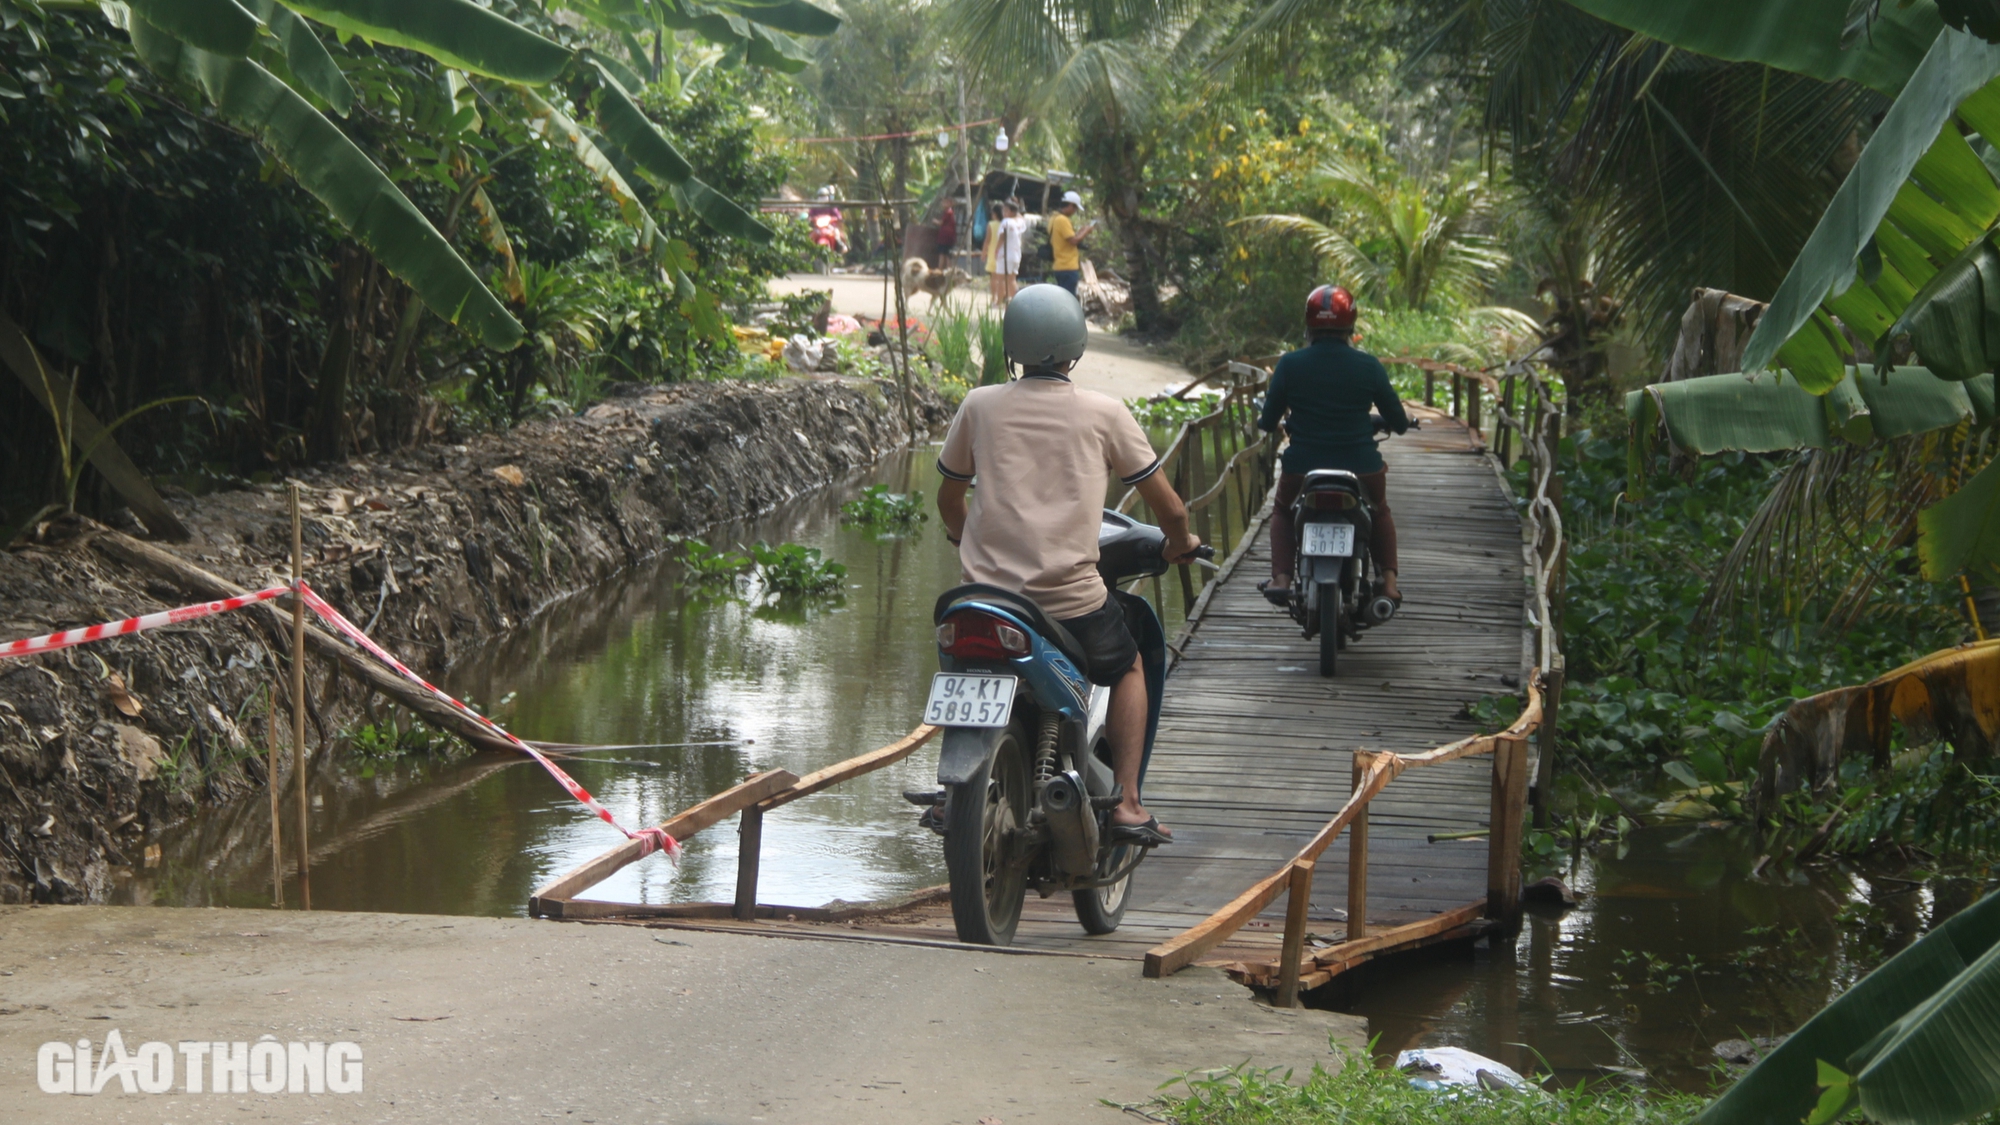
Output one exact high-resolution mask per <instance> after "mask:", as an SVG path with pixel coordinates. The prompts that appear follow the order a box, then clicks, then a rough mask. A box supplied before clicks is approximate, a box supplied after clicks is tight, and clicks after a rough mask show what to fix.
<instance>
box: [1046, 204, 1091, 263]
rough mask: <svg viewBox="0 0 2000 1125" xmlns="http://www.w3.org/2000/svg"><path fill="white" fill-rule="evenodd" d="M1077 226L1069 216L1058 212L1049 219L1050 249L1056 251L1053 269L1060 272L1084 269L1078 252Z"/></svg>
mask: <svg viewBox="0 0 2000 1125" xmlns="http://www.w3.org/2000/svg"><path fill="white" fill-rule="evenodd" d="M1076 243H1077V237H1076V226H1075V225H1074V224H1072V223H1071V222H1070V221H1069V216H1068V215H1065V214H1063V213H1062V212H1060V211H1058V212H1057V213H1056V214H1054V215H1053V216H1051V217H1050V218H1049V248H1050V249H1052V250H1054V251H1055V254H1056V260H1055V266H1054V267H1053V268H1055V269H1059V270H1080V269H1082V268H1083V264H1082V260H1081V256H1080V255H1079V254H1078V253H1077V250H1076Z"/></svg>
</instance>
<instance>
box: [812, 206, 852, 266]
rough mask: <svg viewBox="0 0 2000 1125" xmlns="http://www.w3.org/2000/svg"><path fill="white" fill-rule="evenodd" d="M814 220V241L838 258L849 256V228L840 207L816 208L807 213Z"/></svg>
mask: <svg viewBox="0 0 2000 1125" xmlns="http://www.w3.org/2000/svg"><path fill="white" fill-rule="evenodd" d="M807 214H808V215H809V217H810V218H811V220H812V240H813V241H814V242H815V243H817V244H819V245H821V246H824V247H826V248H827V249H828V250H831V251H833V256H834V257H836V258H844V257H846V256H847V227H846V224H845V223H844V221H843V220H842V218H841V214H840V208H838V207H815V208H813V209H812V210H811V211H809V212H808V213H807Z"/></svg>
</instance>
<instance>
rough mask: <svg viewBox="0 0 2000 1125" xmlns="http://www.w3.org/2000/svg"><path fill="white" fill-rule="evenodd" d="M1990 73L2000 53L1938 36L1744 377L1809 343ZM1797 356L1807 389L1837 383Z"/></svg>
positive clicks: (1775, 305)
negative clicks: (1800, 341)
mask: <svg viewBox="0 0 2000 1125" xmlns="http://www.w3.org/2000/svg"><path fill="white" fill-rule="evenodd" d="M1705 7H1706V5H1704V8H1705ZM1885 18H1886V16H1885ZM1996 75H2000V47H1996V46H1994V45H1993V44H1991V43H1987V42H1985V41H1983V40H1980V39H1977V38H1974V37H1973V36H1971V35H1967V34H1966V33H1964V32H1962V31H1952V30H1945V31H1942V32H1940V33H1939V34H1938V37H1937V41H1936V42H1935V44H1934V45H1933V46H1932V47H1931V50H1930V52H1929V54H1927V55H1926V56H1925V57H1924V61H1923V62H1922V63H1921V64H1920V65H1919V66H1918V67H1917V69H1916V71H1915V73H1913V74H1912V75H1911V76H1910V81H1909V82H1908V84H1907V85H1906V86H1904V88H1903V91H1902V93H1901V94H1900V95H1899V96H1898V97H1897V99H1896V102H1895V104H1894V105H1892V106H1890V107H1889V112H1888V113H1887V114H1886V115H1885V116H1884V117H1883V119H1882V124H1881V126H1880V127H1879V128H1878V129H1876V131H1875V134H1874V135H1873V136H1872V137H1870V138H1869V141H1868V146H1867V147H1866V148H1865V149H1863V150H1862V153H1861V159H1860V160H1859V161H1858V162H1856V164H1855V166H1854V169H1853V171H1851V172H1849V173H1848V175H1847V179H1846V180H1844V181H1842V183H1841V185H1840V188H1839V190H1837V191H1836V192H1834V196H1833V202H1832V203H1831V204H1830V205H1829V206H1828V207H1827V209H1826V213H1825V214H1824V215H1822V216H1820V220H1819V225H1818V226H1817V227H1815V228H1814V230H1813V233H1812V236H1811V237H1810V238H1808V239H1807V240H1806V245H1805V248H1804V249H1803V250H1801V251H1800V252H1799V257H1798V260H1797V261H1796V262H1794V263H1793V265H1792V268H1791V272H1790V273H1788V274H1787V275H1786V276H1785V280H1784V282H1783V283H1782V284H1780V285H1779V286H1778V292H1777V294H1776V295H1775V296H1774V297H1772V299H1771V307H1770V308H1769V309H1768V310H1767V311H1766V312H1765V314H1764V316H1763V318H1762V319H1761V320H1759V321H1758V323H1757V329H1756V331H1755V332H1754V333H1752V335H1751V337H1750V341H1749V343H1748V344H1747V345H1746V346H1745V348H1744V352H1743V369H1744V370H1745V371H1758V370H1762V369H1763V368H1764V366H1765V365H1767V364H1769V363H1770V362H1771V360H1772V359H1773V358H1774V357H1775V356H1776V355H1777V354H1778V350H1779V348H1780V347H1781V346H1784V345H1786V344H1788V343H1789V342H1790V341H1791V340H1793V339H1794V338H1795V335H1797V336H1803V337H1806V338H1807V339H1808V340H1809V339H1810V335H1811V334H1810V333H1801V332H1800V329H1801V328H1803V327H1805V325H1806V323H1807V321H1809V320H1810V319H1811V318H1812V317H1813V315H1814V313H1815V312H1816V311H1818V309H1819V305H1820V302H1821V301H1822V300H1824V299H1825V298H1826V297H1828V296H1829V295H1837V294H1839V293H1842V292H1845V291H1846V289H1847V288H1848V286H1849V285H1850V284H1852V282H1853V281H1854V274H1855V258H1856V256H1857V255H1859V254H1860V253H1861V251H1862V249H1863V247H1864V246H1866V245H1867V244H1868V242H1869V240H1870V239H1872V238H1875V237H1876V234H1877V228H1878V227H1880V226H1881V225H1882V221H1883V219H1884V218H1886V217H1887V216H1888V215H1889V212H1890V208H1891V207H1892V206H1893V205H1894V204H1895V203H1896V201H1897V196H1898V193H1899V192H1901V191H1902V189H1903V188H1904V186H1905V184H1904V181H1905V180H1907V179H1909V177H1910V175H1911V173H1912V172H1913V171H1915V169H1916V167H1917V164H1918V162H1919V160H1921V159H1922V158H1923V157H1924V156H1925V155H1926V153H1927V152H1928V151H1929V150H1930V149H1931V148H1932V147H1933V145H1934V144H1935V143H1936V142H1937V141H1938V140H1939V134H1940V132H1941V131H1942V130H1943V128H1944V125H1945V123H1946V122H1947V121H1948V120H1949V119H1950V118H1951V116H1952V113H1953V111H1955V110H1956V109H1957V108H1958V107H1959V104H1960V103H1961V102H1964V101H1966V100H1967V99H1968V98H1970V97H1971V96H1972V95H1973V94H1975V93H1977V92H1979V91H1980V89H1981V88H1982V87H1984V86H1986V84H1987V83H1988V82H1990V81H1992V80H1993V78H1994V77H1995V76H1996ZM1959 143H1962V140H1961V141H1960V142H1959ZM1925 280H1928V278H1926V279H1925ZM1800 358H1804V357H1801V356H1795V355H1793V354H1791V353H1788V354H1787V356H1786V360H1787V362H1788V363H1789V364H1790V366H1791V369H1792V374H1793V376H1794V377H1795V378H1797V379H1798V380H1799V381H1800V384H1801V385H1803V386H1804V387H1805V388H1806V389H1807V390H1810V391H1815V392H1824V391H1825V390H1827V389H1829V388H1830V387H1831V386H1832V385H1833V384H1834V383H1835V382H1837V381H1839V379H1840V378H1841V377H1842V367H1841V366H1840V365H1838V364H1837V363H1836V364H1828V363H1827V362H1826V361H1825V359H1824V357H1823V356H1815V357H1812V359H1813V361H1812V363H1811V365H1810V366H1805V365H1802V364H1801V363H1800V362H1799V359H1800Z"/></svg>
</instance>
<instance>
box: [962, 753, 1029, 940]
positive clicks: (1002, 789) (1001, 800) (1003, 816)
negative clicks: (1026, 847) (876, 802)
mask: <svg viewBox="0 0 2000 1125" xmlns="http://www.w3.org/2000/svg"><path fill="white" fill-rule="evenodd" d="M1028 790H1029V785H1028V755H1027V751H1026V749H1025V744H1024V743H1023V741H1022V738H1021V732H1020V730H1019V729H1018V728H1017V727H1009V728H1007V732H1006V733H1005V734H1003V735H1002V736H1001V738H1000V746H999V748H998V749H997V750H995V751H994V754H993V758H992V760H990V761H988V762H987V763H986V765H985V766H983V767H981V768H980V770H979V771H978V772H977V773H975V774H973V775H972V777H971V778H970V779H968V780H967V781H966V782H965V783H964V784H962V785H951V786H947V787H946V795H945V803H946V804H945V837H944V866H945V871H946V872H947V873H948V874H949V875H950V878H951V920H952V922H953V924H954V925H955V926H956V927H957V929H958V940H960V941H963V942H970V943H972V944H974V945H1009V944H1011V943H1012V942H1013V940H1014V929H1015V927H1016V926H1018V925H1020V922H1021V902H1022V900H1023V899H1025V898H1026V897H1027V894H1028V865H1027V864H1025V863H1015V862H1013V858H1014V845H1015V841H1016V840H1017V839H1018V838H1019V837H1020V834H1021V833H1022V832H1023V831H1025V830H1026V828H1027V823H1028V799H1029V793H1028Z"/></svg>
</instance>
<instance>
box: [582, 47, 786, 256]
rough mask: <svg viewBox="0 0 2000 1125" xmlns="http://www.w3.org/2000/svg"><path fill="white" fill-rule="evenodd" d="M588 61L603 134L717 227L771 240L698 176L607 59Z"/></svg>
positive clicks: (752, 239)
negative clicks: (598, 78) (594, 73)
mask: <svg viewBox="0 0 2000 1125" xmlns="http://www.w3.org/2000/svg"><path fill="white" fill-rule="evenodd" d="M590 61H591V63H592V65H594V66H595V67H596V68H597V72H598V74H599V75H601V76H602V77H603V79H604V81H603V82H602V83H600V84H599V86H598V91H599V92H598V97H597V121H598V124H600V125H602V126H603V127H604V136H605V139H606V140H607V141H608V142H610V143H611V144H612V145H615V146H616V147H617V149H618V151H620V152H622V153H624V154H625V155H626V156H627V157H630V158H631V160H632V162H633V163H634V164H637V165H638V166H639V167H640V168H641V169H643V170H644V171H645V172H646V173H647V174H648V175H650V176H654V177H656V178H657V179H659V180H660V181H661V182H663V183H666V184H668V185H669V186H670V187H671V188H672V190H673V196H674V200H675V202H676V203H678V204H680V205H681V206H682V207H684V208H685V209H686V210H687V211H688V212H689V213H691V214H693V215H694V216H695V217H697V218H699V219H700V220H701V221H702V222H704V223H707V224H708V225H709V226H710V227H712V228H714V229H715V230H716V231H717V232H719V233H721V234H726V235H729V236H731V237H733V238H741V239H745V240H747V241H750V242H756V243H759V244H763V243H768V242H770V241H771V239H772V238H773V237H774V236H773V235H772V233H771V228H769V227H767V226H765V225H764V224H762V223H760V222H758V221H757V220H756V218H755V217H753V216H752V215H751V214H750V213H749V212H747V211H745V210H743V208H741V207H738V206H737V205H736V204H735V203H733V202H731V201H730V200H729V199H728V197H726V196H724V195H722V194H721V193H720V192H717V191H716V190H714V189H713V188H711V187H709V186H708V185H707V184H704V183H702V182H701V181H700V180H698V179H695V178H694V166H693V165H691V164H689V163H688V162H687V158H686V157H684V156H682V155H681V154H680V150H679V149H676V148H675V147H674V146H673V142H671V141H669V140H667V138H666V136H665V135H664V134H662V133H661V132H660V130H659V128H658V127H657V126H655V125H654V124H653V122H652V121H651V120H650V119H648V118H647V116H646V114H645V112H644V111H642V110H641V109H640V108H639V105H638V103H637V102H634V101H633V100H632V97H631V95H630V94H627V93H626V92H625V88H624V87H623V86H622V85H620V83H619V81H618V79H617V78H616V77H615V76H614V75H613V74H612V72H611V71H610V70H609V69H607V68H606V67H605V65H604V60H603V59H601V58H598V57H596V56H594V55H593V56H592V57H591V59H590Z"/></svg>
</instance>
